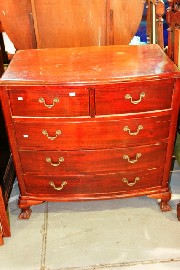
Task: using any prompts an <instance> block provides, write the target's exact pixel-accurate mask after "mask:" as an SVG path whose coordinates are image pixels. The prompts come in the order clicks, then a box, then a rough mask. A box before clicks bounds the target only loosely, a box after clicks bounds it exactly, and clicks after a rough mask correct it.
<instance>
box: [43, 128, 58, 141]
mask: <svg viewBox="0 0 180 270" xmlns="http://www.w3.org/2000/svg"><path fill="white" fill-rule="evenodd" d="M61 133H62V132H61V130H56V132H55V134H56V136H49V134H48V132H47V130H45V129H43V130H42V134H43V135H45V136H46V137H47V138H48V139H49V140H51V141H53V140H55V139H56V138H57V137H58V136H59V135H61Z"/></svg>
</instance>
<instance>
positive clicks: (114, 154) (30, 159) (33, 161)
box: [19, 142, 167, 175]
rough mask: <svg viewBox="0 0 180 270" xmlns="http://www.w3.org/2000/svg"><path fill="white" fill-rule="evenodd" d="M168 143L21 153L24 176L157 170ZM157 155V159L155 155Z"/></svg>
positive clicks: (162, 161)
mask: <svg viewBox="0 0 180 270" xmlns="http://www.w3.org/2000/svg"><path fill="white" fill-rule="evenodd" d="M166 148H167V143H166V142H163V143H161V144H154V145H146V146H139V147H130V148H117V149H103V150H81V151H80V150H79V151H20V152H19V153H20V158H21V161H22V168H23V171H24V173H30V174H39V175H44V174H47V175H64V174H68V175H71V174H72V173H73V174H81V173H82V172H83V173H84V174H86V173H91V172H119V171H120V170H122V168H123V170H132V169H133V170H134V169H136V170H137V169H140V168H141V169H144V168H146V169H147V168H157V166H160V165H163V163H164V160H165V153H166ZM154 153H156V154H155V156H154Z"/></svg>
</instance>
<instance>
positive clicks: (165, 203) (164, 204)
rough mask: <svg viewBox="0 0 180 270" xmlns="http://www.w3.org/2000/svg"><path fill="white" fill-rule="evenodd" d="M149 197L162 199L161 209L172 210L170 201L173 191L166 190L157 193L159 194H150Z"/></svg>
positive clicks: (163, 210) (164, 210)
mask: <svg viewBox="0 0 180 270" xmlns="http://www.w3.org/2000/svg"><path fill="white" fill-rule="evenodd" d="M148 197H149V198H153V199H161V202H160V203H159V206H160V209H161V211H162V212H167V211H171V210H172V208H171V206H170V204H169V203H168V202H169V200H170V199H171V192H168V191H167V192H164V193H157V194H151V195H148Z"/></svg>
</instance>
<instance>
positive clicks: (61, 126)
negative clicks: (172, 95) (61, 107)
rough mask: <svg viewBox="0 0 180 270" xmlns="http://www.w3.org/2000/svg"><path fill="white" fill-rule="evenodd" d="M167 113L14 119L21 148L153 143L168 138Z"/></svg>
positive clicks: (62, 147) (123, 145)
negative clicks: (113, 118) (114, 117)
mask: <svg viewBox="0 0 180 270" xmlns="http://www.w3.org/2000/svg"><path fill="white" fill-rule="evenodd" d="M169 123H170V115H164V116H156V117H150V116H149V117H143V118H142V117H139V118H126V119H124V117H119V118H117V119H116V120H111V119H110V118H108V119H107V118H101V119H91V120H83V119H81V121H80V120H79V121H67V122H63V121H55V120H53V121H52V120H47V119H45V120H44V121H42V120H41V121H40V120H38V121H37V122H36V121H31V122H26V121H22V120H18V119H17V120H16V122H15V123H14V125H15V132H16V138H17V142H18V147H19V149H22V150H26V149H27V150H33V149H34V150H36V149H40V150H74V149H80V148H81V149H99V148H101V149H102V148H113V147H126V146H133V145H142V144H150V143H156V142H158V141H160V140H163V139H165V138H168V134H169Z"/></svg>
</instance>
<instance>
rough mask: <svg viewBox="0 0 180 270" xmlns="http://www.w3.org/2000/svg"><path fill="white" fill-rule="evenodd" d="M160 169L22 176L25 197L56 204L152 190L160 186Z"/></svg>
mask: <svg viewBox="0 0 180 270" xmlns="http://www.w3.org/2000/svg"><path fill="white" fill-rule="evenodd" d="M162 172H163V169H162V168H158V169H152V170H146V171H142V170H140V171H136V172H121V173H114V174H101V175H97V174H88V175H71V176H57V177H52V176H34V175H26V174H25V175H24V180H25V185H26V190H27V193H29V194H32V195H35V194H41V196H43V195H44V196H48V195H51V196H53V195H54V196H56V197H58V199H59V200H62V201H63V200H66V199H67V198H68V200H70V199H71V195H72V198H73V199H81V198H82V199H83V198H84V199H85V198H87V199H88V198H90V199H92V198H96V197H97V198H100V197H101V196H103V195H106V198H113V197H115V196H116V195H118V194H119V195H123V194H125V193H126V196H127V197H128V194H130V193H132V192H133V191H136V190H139V191H140V190H143V193H144V192H145V189H149V188H150V189H151V190H152V189H154V188H157V187H160V186H161V181H162Z"/></svg>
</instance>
